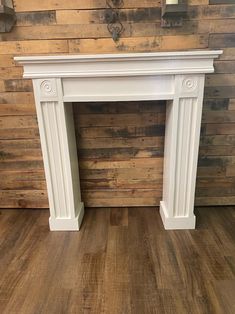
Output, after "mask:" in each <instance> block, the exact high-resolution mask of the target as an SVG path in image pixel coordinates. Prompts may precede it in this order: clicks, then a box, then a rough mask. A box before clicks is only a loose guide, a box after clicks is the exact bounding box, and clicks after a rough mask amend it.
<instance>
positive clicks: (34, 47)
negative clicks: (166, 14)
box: [0, 0, 235, 208]
mask: <svg viewBox="0 0 235 314" xmlns="http://www.w3.org/2000/svg"><path fill="white" fill-rule="evenodd" d="M160 2H161V1H160V0H124V3H125V6H124V8H123V9H122V11H121V18H122V21H123V24H124V26H125V33H124V35H123V36H124V37H123V38H122V39H121V40H120V41H119V42H118V43H117V44H115V43H114V42H113V41H112V40H111V39H110V35H109V33H108V31H107V28H106V24H105V18H104V16H105V9H106V1H105V0H96V1H94V0H74V1H64V0H57V1H54V0H40V1H35V0H27V1H25V0H15V1H14V5H15V9H16V12H17V24H16V26H15V28H14V29H13V31H12V32H11V33H9V34H1V35H0V39H1V41H0V207H8V208H9V207H16V208H17V207H19V208H20V207H33V208H37V207H42V208H43V207H45V208H46V207H48V200H47V193H46V185H45V177H44V170H43V163H42V156H41V149H40V140H39V134H38V128H37V119H36V113H35V106H34V98H33V91H32V83H31V81H30V80H22V73H23V71H22V68H21V67H20V66H18V65H16V64H15V63H14V61H13V56H15V55H33V54H67V53H106V52H107V53H112V52H116V53H122V52H141V51H142V52H148V51H171V50H187V49H208V48H209V49H214V48H222V49H224V54H223V56H222V57H221V58H220V60H218V61H216V62H215V67H216V74H211V75H208V76H207V79H206V89H205V102H204V111H203V124H202V135H201V147H200V157H199V166H198V179H197V191H196V196H197V198H196V203H197V204H198V205H223V204H235V148H234V147H235V86H234V85H235V1H234V0H210V1H209V0H188V3H189V8H188V17H187V19H186V20H185V23H184V27H182V28H178V29H163V28H161V27H160V14H161V13H160V12H161V10H160V5H161V3H160ZM76 108H77V109H75V118H76V121H77V125H76V129H77V135H78V136H77V137H78V143H80V144H81V145H80V150H79V158H80V161H81V168H82V169H81V177H82V187H83V196H84V198H85V200H87V205H90V206H101V205H105V206H106V205H111V204H113V205H116V206H118V205H122V206H127V205H154V204H158V201H159V199H160V197H161V184H162V183H161V179H162V134H163V133H162V132H163V129H164V127H163V120H164V110H163V109H164V104H163V103H161V102H160V103H158V102H155V103H150V102H146V103H142V104H138V103H129V104H125V105H124V104H119V106H118V107H117V106H115V105H114V104H110V106H107V104H103V105H100V104H99V105H97V104H96V105H92V104H90V106H88V107H87V106H84V105H81V106H80V107H79V108H78V107H76ZM117 108H118V109H117ZM94 110H96V111H97V114H99V121H98V120H97V118H95V117H94ZM140 111H141V112H142V113H143V118H141V121H140V115H139V112H140ZM79 114H80V117H79ZM114 115H115V127H114V128H112V127H111V125H110V124H108V125H107V123H106V122H105V123H104V125H102V124H101V125H98V126H97V125H96V123H97V121H98V122H99V123H103V122H104V121H111V119H112V118H113V117H114ZM87 120H89V121H90V122H89V123H91V121H94V124H93V125H91V124H90V125H91V126H90V127H86V128H85V127H83V126H85V125H86V122H87ZM151 121H152V122H151ZM119 122H120V124H119ZM140 122H141V126H139V123H140ZM137 127H138V132H139V133H138V132H137V131H136V130H137ZM126 128H127V131H128V132H124V131H125V129H126ZM123 130H124V131H123ZM107 132H108V134H109V136H107ZM104 133H105V136H104V137H103V135H104ZM94 134H95V135H94ZM130 134H132V135H133V134H134V135H135V136H130ZM94 136H96V137H99V138H98V140H95V138H94ZM90 145H93V146H90ZM94 145H96V146H97V145H101V146H98V147H94ZM110 145H111V147H110ZM110 149H111V151H112V153H110ZM133 157H134V158H133ZM98 158H99V161H97V160H98ZM114 160H115V161H116V162H115V163H114ZM112 161H113V162H112ZM126 168H127V169H128V170H125V169H126ZM143 169H144V171H143ZM146 169H147V170H146ZM149 169H153V171H152V170H149ZM149 177H151V178H152V180H149ZM129 179H130V180H129ZM95 182H96V183H97V184H95ZM126 184H127V185H126ZM104 188H105V189H106V188H108V192H107V194H105V197H104V193H103V190H104ZM155 188H156V189H157V192H156V194H154V193H153V189H155ZM107 195H110V198H107ZM109 200H110V203H109Z"/></svg>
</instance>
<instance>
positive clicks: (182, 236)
mask: <svg viewBox="0 0 235 314" xmlns="http://www.w3.org/2000/svg"><path fill="white" fill-rule="evenodd" d="M196 213H197V217H198V227H197V230H193V231H165V230H164V229H163V227H162V224H161V220H160V217H159V213H158V210H157V209H154V208H131V209H111V210H110V209H97V210H95V209H91V210H87V211H86V216H85V220H84V223H83V226H82V229H81V231H80V232H77V233H76V232H49V231H48V211H46V210H44V211H43V210H2V211H1V215H0V289H1V290H0V313H2V314H3V313H4V314H5V313H6V314H12V313H17V314H21V313H22V314H28V313H29V314H37V313H43V314H47V313H48V314H54V313H56V314H59V313H66V314H67V313H79V314H80V313H97V314H100V313H107V314H113V313H118V314H126V313H134V314H148V313H160V314H162V313H180V314H184V313H186V314H189V313H199V314H203V313H205V314H210V313H213V314H215V313H226V314H227V313H233V314H234V313H235V207H227V208H200V210H197V212H196Z"/></svg>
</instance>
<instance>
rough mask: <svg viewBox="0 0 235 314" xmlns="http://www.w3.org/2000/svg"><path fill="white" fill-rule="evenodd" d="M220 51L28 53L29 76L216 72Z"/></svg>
mask: <svg viewBox="0 0 235 314" xmlns="http://www.w3.org/2000/svg"><path fill="white" fill-rule="evenodd" d="M221 53H222V50H217V51H214V50H213V51H209V50H208V51H198V50H195V51H180V52H154V53H129V54H100V55H76V56H73V55H66V56H34V57H29V56H24V57H15V60H16V61H17V62H18V63H20V64H23V65H24V77H25V78H49V77H52V78H53V77H68V78H71V77H106V76H110V77H116V76H123V77H124V76H128V77H129V76H139V75H164V74H195V73H212V72H214V68H213V59H214V58H217V57H218V56H219V55H220V54H221Z"/></svg>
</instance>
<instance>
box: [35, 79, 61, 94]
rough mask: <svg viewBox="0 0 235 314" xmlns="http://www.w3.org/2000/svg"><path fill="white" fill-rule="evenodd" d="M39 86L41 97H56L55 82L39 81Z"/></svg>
mask: <svg viewBox="0 0 235 314" xmlns="http://www.w3.org/2000/svg"><path fill="white" fill-rule="evenodd" d="M39 84H40V92H41V97H42V98H43V97H56V96H57V89H56V81H55V80H52V79H50V80H48V79H47V80H41V81H39Z"/></svg>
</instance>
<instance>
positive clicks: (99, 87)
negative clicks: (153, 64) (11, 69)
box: [62, 75, 174, 102]
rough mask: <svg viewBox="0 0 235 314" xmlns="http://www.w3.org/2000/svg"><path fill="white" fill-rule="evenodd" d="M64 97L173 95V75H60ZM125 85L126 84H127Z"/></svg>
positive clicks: (116, 98)
mask: <svg viewBox="0 0 235 314" xmlns="http://www.w3.org/2000/svg"><path fill="white" fill-rule="evenodd" d="M62 82H63V92H64V101H65V102H66V101H68V102H71V101H77V100H78V99H79V101H122V100H124V101H132V100H151V99H153V100H154V99H156V98H157V99H159V100H160V99H172V98H173V97H174V75H165V76H164V77H162V76H156V75H155V76H133V77H131V80H130V77H129V76H124V77H121V76H118V77H112V79H110V78H107V77H94V78H93V77H89V78H84V77H83V78H65V79H62ZM127 87H128V88H127Z"/></svg>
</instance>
